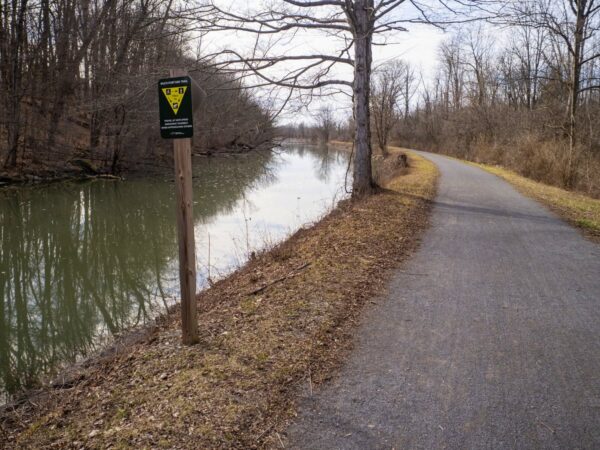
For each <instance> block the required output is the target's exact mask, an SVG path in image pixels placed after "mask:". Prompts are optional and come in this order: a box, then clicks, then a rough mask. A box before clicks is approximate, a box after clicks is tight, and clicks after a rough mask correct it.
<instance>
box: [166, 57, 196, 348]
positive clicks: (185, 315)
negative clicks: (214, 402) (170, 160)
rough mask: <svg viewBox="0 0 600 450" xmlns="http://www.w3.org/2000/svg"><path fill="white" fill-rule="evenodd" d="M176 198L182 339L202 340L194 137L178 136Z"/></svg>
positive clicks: (182, 73)
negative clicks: (199, 324)
mask: <svg viewBox="0 0 600 450" xmlns="http://www.w3.org/2000/svg"><path fill="white" fill-rule="evenodd" d="M171 76H172V77H179V76H187V71H186V70H178V69H172V70H171ZM173 151H174V156H175V198H176V201H177V230H178V235H179V280H180V285H181V339H182V341H183V343H184V344H185V345H192V344H195V343H197V342H198V318H197V316H196V243H195V239H194V218H193V215H192V206H193V201H192V195H193V193H192V140H191V139H190V138H185V139H174V140H173Z"/></svg>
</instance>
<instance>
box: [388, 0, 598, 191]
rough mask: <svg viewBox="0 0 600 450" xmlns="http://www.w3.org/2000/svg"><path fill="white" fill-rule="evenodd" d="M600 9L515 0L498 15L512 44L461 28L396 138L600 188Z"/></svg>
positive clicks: (565, 183) (569, 184)
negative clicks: (503, 14)
mask: <svg viewBox="0 0 600 450" xmlns="http://www.w3.org/2000/svg"><path fill="white" fill-rule="evenodd" d="M599 13H600V4H599V3H598V2H596V1H594V0H592V1H585V0H584V1H575V0H572V1H571V0H565V1H561V2H549V1H529V2H514V3H511V4H510V8H509V11H508V12H507V14H506V15H505V16H503V17H500V18H499V19H498V20H497V22H498V23H499V24H501V25H502V27H503V28H502V29H503V30H505V32H506V35H507V38H508V39H507V40H506V42H503V40H498V39H495V36H494V33H495V32H496V30H500V29H498V28H492V27H487V28H486V27H483V26H481V25H473V26H471V27H469V28H468V32H465V30H462V32H461V33H459V32H455V33H453V35H452V36H450V37H448V38H447V39H446V40H445V41H444V42H443V44H442V45H441V47H440V48H439V52H438V58H439V62H438V71H437V73H436V75H435V77H434V79H433V80H432V81H431V82H429V83H426V84H425V85H424V86H423V90H422V92H421V94H420V96H419V99H418V102H417V103H416V104H415V107H414V110H413V111H412V112H411V114H410V117H408V118H407V120H406V121H405V122H403V124H402V125H401V126H400V127H398V128H397V130H396V131H397V134H396V138H397V139H398V140H399V141H400V142H401V143H403V144H404V145H408V146H414V147H417V148H423V149H431V150H435V151H440V152H447V153H451V154H453V155H456V156H459V157H461V158H467V159H472V160H477V161H482V162H488V163H494V164H500V165H503V166H505V167H508V168H510V169H513V170H515V171H517V172H518V173H521V174H523V175H525V176H528V177H531V178H533V179H535V180H538V181H543V182H545V183H549V184H554V185H557V186H559V187H566V188H569V189H576V190H579V191H582V192H584V193H587V194H591V195H594V196H598V195H600V180H599V178H598V173H600V127H598V117H599V115H600V82H599V81H600V33H599V32H598V29H599V26H600V14H599ZM504 27H509V28H504Z"/></svg>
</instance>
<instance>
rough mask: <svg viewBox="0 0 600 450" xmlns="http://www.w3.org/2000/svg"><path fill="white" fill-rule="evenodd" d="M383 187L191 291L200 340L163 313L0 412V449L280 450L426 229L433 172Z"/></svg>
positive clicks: (417, 162) (423, 164)
mask: <svg viewBox="0 0 600 450" xmlns="http://www.w3.org/2000/svg"><path fill="white" fill-rule="evenodd" d="M409 159H410V160H409V165H410V168H409V169H407V170H405V171H404V172H405V173H404V174H403V175H402V176H398V177H395V178H393V179H392V180H391V181H390V182H389V183H388V184H387V186H386V187H387V189H382V190H381V191H380V192H378V193H377V194H375V195H373V196H371V197H369V198H366V199H363V200H360V201H354V202H351V201H346V202H344V203H342V204H341V205H339V207H338V208H336V210H335V211H333V212H332V213H331V214H329V215H328V216H327V217H326V218H324V219H323V220H321V221H320V222H319V223H317V224H316V225H314V226H313V227H311V228H308V229H302V230H300V231H298V232H297V233H296V234H294V235H293V236H292V237H291V238H290V239H289V240H287V241H286V242H284V243H282V244H280V245H279V246H277V247H276V248H274V249H272V250H270V251H268V252H265V253H264V254H262V255H259V256H258V257H257V258H255V259H254V260H252V261H251V262H250V263H248V264H247V265H246V266H245V267H243V268H242V269H240V270H238V271H237V272H236V273H234V274H233V275H231V276H230V277H228V278H226V279H224V280H222V281H220V282H218V283H216V284H215V285H214V286H213V287H212V288H211V289H209V290H207V291H205V292H203V293H201V294H200V295H199V297H198V302H199V306H200V312H199V316H198V320H199V325H200V326H199V328H200V332H201V341H200V344H198V345H196V346H192V347H184V346H182V345H180V337H179V336H180V333H179V320H178V317H179V314H178V312H177V311H173V313H172V314H170V315H169V316H168V317H166V318H164V319H163V320H162V321H160V322H159V323H158V324H157V325H156V326H155V327H154V328H153V329H151V330H149V331H148V333H146V334H145V335H144V336H143V338H142V339H138V340H137V341H134V342H130V343H129V344H128V345H122V346H121V349H120V350H119V351H116V352H114V353H113V354H111V355H109V356H105V357H104V358H103V359H96V360H93V361H90V362H89V363H88V364H87V365H84V366H83V367H81V368H80V369H79V371H78V373H76V374H72V378H71V379H70V380H68V382H65V383H61V384H58V385H57V386H55V387H54V388H45V389H42V390H41V391H39V392H37V393H34V394H32V395H30V396H29V398H28V399H25V400H23V401H22V402H21V403H20V404H19V405H18V406H15V407H13V408H10V409H7V410H6V411H5V412H4V413H3V414H1V415H0V425H1V429H0V442H3V445H4V446H6V447H8V448H36V449H39V448H77V449H79V448H185V449H188V448H189V449H192V448H264V447H274V446H279V445H280V444H279V435H278V433H277V432H278V430H280V429H281V428H282V427H283V426H284V425H285V422H286V421H287V420H288V419H289V418H290V417H291V416H292V415H293V414H294V410H295V401H296V399H297V398H298V394H299V392H301V391H302V390H309V391H310V390H312V389H316V386H317V385H318V384H319V383H322V382H323V381H324V380H326V379H328V378H329V377H331V376H332V375H333V374H334V372H335V369H336V368H337V367H338V366H339V363H340V361H341V360H342V358H343V357H344V355H345V354H346V353H347V351H348V349H349V348H350V346H351V342H352V339H351V332H352V330H353V328H354V327H355V325H356V323H357V321H358V320H359V318H360V314H361V311H362V310H363V309H364V308H365V307H368V305H369V301H370V299H372V298H373V296H375V295H376V294H377V293H378V292H379V291H380V290H381V289H382V286H383V285H384V282H385V280H386V278H387V276H388V274H389V271H390V269H391V268H394V267H398V265H400V264H401V263H402V262H403V261H404V260H406V259H407V258H408V257H409V256H410V255H411V254H412V252H414V250H415V249H416V248H417V246H418V243H419V236H420V235H421V232H422V231H423V230H424V229H425V228H426V226H427V221H428V212H429V209H430V200H431V199H432V198H433V196H434V193H435V185H436V178H437V170H436V169H435V166H433V164H431V163H429V162H427V161H425V160H423V159H421V158H418V157H416V156H410V157H409Z"/></svg>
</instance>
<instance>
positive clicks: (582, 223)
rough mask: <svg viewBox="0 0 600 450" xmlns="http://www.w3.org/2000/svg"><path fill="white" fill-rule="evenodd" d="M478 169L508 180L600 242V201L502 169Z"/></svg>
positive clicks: (484, 166)
mask: <svg viewBox="0 0 600 450" xmlns="http://www.w3.org/2000/svg"><path fill="white" fill-rule="evenodd" d="M475 165H477V166H478V167H481V168H482V169H484V170H487V171H488V172H491V173H493V174H495V175H497V176H499V177H501V178H503V179H505V180H506V181H508V182H509V183H511V184H512V185H514V186H515V187H516V188H517V189H518V190H519V191H520V192H522V193H523V194H525V195H527V196H529V197H532V198H534V199H535V200H538V201H540V202H541V203H543V204H545V205H547V206H548V207H549V208H550V209H552V210H553V211H554V212H556V213H557V214H558V215H560V216H561V217H563V218H564V219H566V220H567V221H569V222H570V223H572V224H573V225H575V226H577V227H579V228H581V229H582V230H583V231H584V232H585V234H586V235H587V236H588V237H591V238H593V239H594V240H597V241H600V200H598V199H594V198H591V197H587V196H585V195H582V194H579V193H576V192H572V191H567V190H565V189H561V188H558V187H554V186H549V185H547V184H543V183H539V182H536V181H533V180H530V179H528V178H525V177H523V176H521V175H518V174H516V173H515V172H512V171H510V170H507V169H504V168H502V167H498V166H490V165H487V164H475Z"/></svg>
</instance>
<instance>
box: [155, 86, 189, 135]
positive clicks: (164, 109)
mask: <svg viewBox="0 0 600 450" xmlns="http://www.w3.org/2000/svg"><path fill="white" fill-rule="evenodd" d="M158 110H159V114H160V136H161V137H162V138H164V139H181V138H189V137H192V136H193V135H194V118H193V112H192V80H191V79H190V77H175V78H164V79H162V80H159V81H158Z"/></svg>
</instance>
